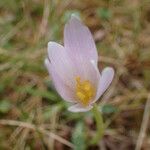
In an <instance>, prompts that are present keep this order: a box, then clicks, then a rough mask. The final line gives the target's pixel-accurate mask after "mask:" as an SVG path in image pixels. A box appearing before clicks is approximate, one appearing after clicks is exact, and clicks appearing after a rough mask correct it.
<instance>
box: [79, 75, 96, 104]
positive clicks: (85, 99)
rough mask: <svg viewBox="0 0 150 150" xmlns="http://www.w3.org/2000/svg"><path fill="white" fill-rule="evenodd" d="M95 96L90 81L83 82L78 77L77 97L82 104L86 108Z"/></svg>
mask: <svg viewBox="0 0 150 150" xmlns="http://www.w3.org/2000/svg"><path fill="white" fill-rule="evenodd" d="M94 95H95V89H94V87H93V86H92V84H91V83H90V81H89V80H84V81H81V79H80V77H76V96H77V98H78V100H79V101H80V103H81V104H82V105H84V106H86V105H88V104H89V102H90V100H91V99H92V97H93V96H94Z"/></svg>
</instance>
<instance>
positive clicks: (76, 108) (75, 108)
mask: <svg viewBox="0 0 150 150" xmlns="http://www.w3.org/2000/svg"><path fill="white" fill-rule="evenodd" d="M92 108H93V106H91V105H89V106H87V107H82V106H81V105H80V104H75V105H72V106H70V107H69V108H68V110H69V111H71V112H86V111H89V110H90V109H92Z"/></svg>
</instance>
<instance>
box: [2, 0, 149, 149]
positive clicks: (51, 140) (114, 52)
mask: <svg viewBox="0 0 150 150" xmlns="http://www.w3.org/2000/svg"><path fill="white" fill-rule="evenodd" d="M149 4H150V2H149V0H142V1H140V0H132V1H131V0H130V1H129V0H116V1H113V0H101V1H100V0H92V1H91V0H82V1H81V0H76V1H71V0H62V1H60V0H55V1H53V0H50V1H48V0H44V1H40V0H27V1H25V0H23V1H19V0H11V1H10V0H4V1H0V128H1V132H0V149H6V150H7V149H8V150H11V149H16V150H22V149H24V150H28V149H41V150H45V149H50V150H51V149H55V150H63V149H73V147H75V149H77V150H80V149H81V150H83V149H90V150H91V149H94V150H96V149H101V150H117V149H119V150H133V149H135V148H136V150H140V149H141V150H149V149H150V128H149V127H150V120H149V114H150V112H149V109H147V108H149V102H148V95H149V94H150V93H149V91H150V82H149V81H150V5H149ZM71 13H76V14H78V15H80V16H81V18H82V19H83V21H84V22H85V24H86V25H87V26H88V27H89V28H90V30H91V31H92V33H93V35H94V38H95V41H96V44H97V48H98V52H99V55H100V58H99V62H100V63H99V68H100V69H102V68H103V67H104V66H107V65H110V66H113V67H114V68H115V70H116V76H115V79H114V81H113V83H112V85H111V87H110V88H109V90H108V91H107V92H106V93H105V95H104V96H103V97H102V98H101V100H100V101H99V103H100V104H101V109H102V111H103V115H104V120H105V122H106V125H107V130H106V131H105V136H104V137H103V139H102V141H100V142H99V143H97V144H96V145H94V146H93V145H92V146H91V145H89V143H90V142H88V141H89V139H90V138H91V136H92V135H93V134H94V133H95V132H96V131H95V122H94V120H93V117H92V115H91V114H90V112H88V113H84V114H72V113H70V112H68V111H67V109H66V108H67V105H68V104H67V103H65V102H63V101H62V100H61V98H60V97H59V96H58V95H57V93H56V92H55V90H54V88H53V86H52V84H51V82H50V81H49V78H48V73H47V71H46V69H45V67H44V65H43V61H44V58H45V56H46V46H47V42H48V41H50V40H55V41H57V42H60V43H63V26H64V24H65V22H66V21H67V20H68V18H69V16H70V14H71ZM147 105H148V106H147Z"/></svg>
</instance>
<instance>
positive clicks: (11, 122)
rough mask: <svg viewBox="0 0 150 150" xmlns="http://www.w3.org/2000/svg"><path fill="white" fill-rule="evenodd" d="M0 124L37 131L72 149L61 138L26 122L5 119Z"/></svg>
mask: <svg viewBox="0 0 150 150" xmlns="http://www.w3.org/2000/svg"><path fill="white" fill-rule="evenodd" d="M0 124H1V125H10V126H20V127H24V128H28V129H31V130H34V131H39V132H41V133H43V134H45V135H47V136H49V137H50V138H53V139H55V140H57V141H59V142H60V143H62V144H64V145H67V146H68V147H71V148H74V145H73V144H72V143H70V142H69V141H67V140H65V139H63V138H62V137H60V136H58V135H56V134H54V133H52V132H49V131H47V130H45V129H44V128H42V127H37V126H35V125H33V124H31V123H26V122H21V121H16V120H5V119H1V120H0Z"/></svg>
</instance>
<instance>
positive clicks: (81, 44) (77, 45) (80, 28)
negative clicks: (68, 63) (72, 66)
mask: <svg viewBox="0 0 150 150" xmlns="http://www.w3.org/2000/svg"><path fill="white" fill-rule="evenodd" d="M64 45H65V48H66V50H67V52H68V54H69V56H70V57H71V58H72V59H73V60H74V62H78V60H79V59H86V60H87V61H89V60H94V61H95V62H96V63H97V60H98V54H97V50H96V46H95V42H94V39H93V37H92V35H91V32H90V31H89V29H88V28H87V27H86V26H85V25H83V24H82V23H81V22H80V21H79V19H77V18H76V17H75V16H72V17H71V19H70V20H69V22H68V23H67V24H66V25H65V30H64Z"/></svg>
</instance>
